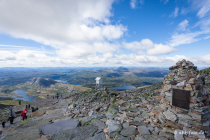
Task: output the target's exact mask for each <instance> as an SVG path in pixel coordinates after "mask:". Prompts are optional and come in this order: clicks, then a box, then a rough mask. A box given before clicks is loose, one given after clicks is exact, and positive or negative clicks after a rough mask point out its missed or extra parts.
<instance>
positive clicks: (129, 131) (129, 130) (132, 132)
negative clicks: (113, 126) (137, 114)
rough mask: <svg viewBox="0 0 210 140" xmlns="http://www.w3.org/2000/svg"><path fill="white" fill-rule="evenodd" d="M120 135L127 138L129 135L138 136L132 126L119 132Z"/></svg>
mask: <svg viewBox="0 0 210 140" xmlns="http://www.w3.org/2000/svg"><path fill="white" fill-rule="evenodd" d="M120 134H121V135H122V136H126V137H128V136H131V135H137V134H138V131H137V130H136V128H134V127H132V126H129V127H127V128H124V129H123V130H122V131H121V132H120Z"/></svg>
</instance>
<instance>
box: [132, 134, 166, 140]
mask: <svg viewBox="0 0 210 140" xmlns="http://www.w3.org/2000/svg"><path fill="white" fill-rule="evenodd" d="M134 140H168V138H166V137H164V136H158V135H144V136H140V137H135V139H134Z"/></svg>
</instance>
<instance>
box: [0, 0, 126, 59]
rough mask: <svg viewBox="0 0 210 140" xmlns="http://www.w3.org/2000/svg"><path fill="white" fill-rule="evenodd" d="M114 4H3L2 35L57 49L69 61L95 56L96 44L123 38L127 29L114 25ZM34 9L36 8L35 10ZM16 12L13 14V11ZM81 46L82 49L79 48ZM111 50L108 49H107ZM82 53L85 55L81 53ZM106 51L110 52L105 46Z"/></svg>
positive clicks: (109, 0)
mask: <svg viewBox="0 0 210 140" xmlns="http://www.w3.org/2000/svg"><path fill="white" fill-rule="evenodd" d="M113 2H114V0H105V1H104V0H77V1H72V0H62V1H57V0H53V1H52V0H45V1H37V0H29V1H27V2H25V1H24V0H20V1H18V2H17V1H13V0H1V1H0V18H1V22H0V31H1V32H3V33H6V34H9V35H11V36H13V37H16V38H23V39H29V40H33V41H36V42H39V43H41V44H44V45H49V46H51V47H53V48H54V49H56V52H57V53H58V55H60V56H62V54H61V53H65V54H66V55H65V54H64V56H67V53H69V54H68V58H71V57H72V58H74V57H83V56H84V57H86V56H88V55H89V54H94V53H95V52H96V51H94V53H92V52H90V51H89V50H93V49H94V47H92V44H95V42H102V43H103V42H109V41H113V40H117V39H119V38H121V37H122V36H123V35H124V33H125V32H126V30H127V28H126V27H125V26H123V25H121V24H112V23H111V22H110V20H109V18H110V17H112V15H113V13H112V12H111V10H112V4H113ZM31 7H33V8H31ZM11 9H12V10H11ZM77 44H78V45H77ZM106 47H107V48H106ZM79 50H81V51H79ZM103 50H104V51H105V52H107V51H108V50H110V48H109V47H108V46H104V48H103Z"/></svg>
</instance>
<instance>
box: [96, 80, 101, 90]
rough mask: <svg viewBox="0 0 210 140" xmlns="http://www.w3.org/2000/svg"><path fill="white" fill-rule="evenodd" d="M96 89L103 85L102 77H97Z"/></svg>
mask: <svg viewBox="0 0 210 140" xmlns="http://www.w3.org/2000/svg"><path fill="white" fill-rule="evenodd" d="M95 80H96V89H100V88H101V87H102V79H101V77H96V79H95Z"/></svg>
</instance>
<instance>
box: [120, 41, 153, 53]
mask: <svg viewBox="0 0 210 140" xmlns="http://www.w3.org/2000/svg"><path fill="white" fill-rule="evenodd" d="M123 46H124V47H125V48H127V49H130V50H133V51H136V50H143V49H149V48H153V42H152V41H151V40H150V39H142V40H141V41H140V42H138V41H134V42H130V43H126V42H123Z"/></svg>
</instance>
